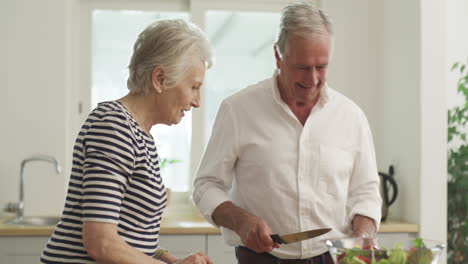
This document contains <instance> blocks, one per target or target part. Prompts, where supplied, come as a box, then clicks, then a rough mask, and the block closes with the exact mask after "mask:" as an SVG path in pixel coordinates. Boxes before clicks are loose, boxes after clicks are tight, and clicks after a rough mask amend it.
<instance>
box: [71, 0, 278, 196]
mask: <svg viewBox="0 0 468 264" xmlns="http://www.w3.org/2000/svg"><path fill="white" fill-rule="evenodd" d="M272 2H273V3H274V4H272V3H270V2H269V3H268V4H265V3H256V2H255V1H248V2H245V3H232V2H230V1H216V2H209V1H204V0H201V1H195V0H193V1H190V3H187V2H186V1H181V2H178V1H161V2H154V1H144V0H142V1H112V0H109V1H100V2H99V1H96V2H94V1H84V2H83V3H85V4H84V6H83V7H82V11H81V12H82V14H81V15H80V19H81V21H80V26H81V33H80V39H81V43H82V44H81V47H80V58H79V59H80V78H79V82H80V84H79V86H80V87H82V88H81V90H80V94H79V96H78V100H79V102H78V103H79V104H80V105H81V106H83V111H82V113H80V120H79V121H80V123H82V122H83V121H84V118H86V116H87V114H88V113H89V111H90V110H91V109H92V108H93V107H95V106H96V105H97V103H98V102H102V101H108V100H115V99H118V98H120V97H122V96H124V95H125V94H126V93H127V92H128V90H127V87H126V80H127V77H128V71H127V66H128V63H129V59H130V57H131V54H132V48H133V43H134V41H135V40H136V38H137V35H138V33H140V32H141V31H142V30H143V29H144V28H145V27H146V26H147V25H148V24H150V23H151V22H153V21H155V20H156V19H159V18H182V19H185V20H191V21H192V22H194V23H195V24H197V25H199V26H200V27H201V28H202V29H203V30H204V31H205V32H206V33H207V36H208V38H209V39H210V41H211V43H212V46H213V49H214V56H215V65H214V67H213V68H212V69H210V70H209V71H207V74H206V78H205V85H204V87H203V88H202V106H201V107H200V108H199V109H194V110H192V113H191V114H188V115H186V116H185V117H184V119H183V120H182V122H181V123H180V124H178V125H176V126H170V127H169V126H165V125H156V126H154V127H153V129H152V130H151V133H152V135H153V137H154V139H155V141H156V145H157V147H158V152H159V155H160V157H161V158H165V159H168V160H176V161H178V162H176V163H173V164H170V165H169V166H167V167H166V168H165V169H164V170H163V173H162V176H163V179H164V182H165V184H166V186H167V187H169V188H171V189H172V190H173V191H176V192H187V191H190V188H191V183H192V177H193V175H194V174H195V173H196V169H197V167H198V163H199V161H200V160H201V156H202V154H203V151H204V149H205V147H206V143H207V141H208V139H209V137H210V134H211V128H212V126H213V122H214V119H215V116H216V113H217V111H218V108H219V104H220V103H221V101H222V100H223V99H224V98H225V97H227V96H229V95H231V94H233V93H234V92H236V91H238V90H240V89H242V88H245V87H246V86H247V85H249V84H253V83H255V82H258V81H260V80H262V79H265V78H268V77H270V76H271V75H272V74H273V71H274V68H275V61H274V53H273V43H274V41H275V39H276V35H277V30H278V25H279V20H280V14H279V11H280V10H281V8H282V7H283V5H284V3H282V2H280V1H272ZM276 2H277V3H276Z"/></svg>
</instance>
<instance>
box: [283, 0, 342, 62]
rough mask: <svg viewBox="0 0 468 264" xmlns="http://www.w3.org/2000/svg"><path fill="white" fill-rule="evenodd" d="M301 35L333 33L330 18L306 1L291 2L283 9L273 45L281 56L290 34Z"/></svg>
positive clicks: (284, 51)
mask: <svg viewBox="0 0 468 264" xmlns="http://www.w3.org/2000/svg"><path fill="white" fill-rule="evenodd" d="M293 34H296V35H299V36H302V37H310V36H312V37H313V36H315V35H323V34H328V35H330V36H332V35H333V31H332V22H331V19H330V18H329V17H328V16H327V15H326V14H325V13H324V12H323V11H322V10H320V9H318V8H316V7H314V6H312V5H310V4H307V3H293V4H289V5H287V6H286V7H285V8H284V9H283V13H282V16H281V24H280V32H279V35H278V40H277V41H276V43H275V45H276V47H277V50H278V52H279V55H280V56H281V57H283V56H284V55H285V54H286V53H287V50H288V40H289V38H290V37H291V35H293Z"/></svg>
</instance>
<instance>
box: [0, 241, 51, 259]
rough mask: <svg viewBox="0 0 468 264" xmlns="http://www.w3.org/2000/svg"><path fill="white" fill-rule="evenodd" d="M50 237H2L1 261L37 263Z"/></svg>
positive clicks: (0, 243)
mask: <svg viewBox="0 0 468 264" xmlns="http://www.w3.org/2000/svg"><path fill="white" fill-rule="evenodd" d="M48 239H49V237H48V236H47V237H0V263H5V264H6V263H21V264H37V263H39V258H40V257H41V254H42V251H43V249H44V246H45V244H46V242H47V240H48Z"/></svg>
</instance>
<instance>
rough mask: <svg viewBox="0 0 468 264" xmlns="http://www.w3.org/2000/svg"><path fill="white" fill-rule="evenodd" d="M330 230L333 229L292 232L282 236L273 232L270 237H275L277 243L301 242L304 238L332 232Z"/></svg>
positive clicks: (274, 240)
mask: <svg viewBox="0 0 468 264" xmlns="http://www.w3.org/2000/svg"><path fill="white" fill-rule="evenodd" d="M330 230H332V229H331V228H322V229H313V230H309V231H304V232H299V233H292V234H287V235H282V236H280V235H278V234H273V235H270V237H271V239H273V242H275V243H278V244H290V243H295V242H299V241H302V240H306V239H309V238H313V237H318V236H321V235H323V234H325V233H328V232H330Z"/></svg>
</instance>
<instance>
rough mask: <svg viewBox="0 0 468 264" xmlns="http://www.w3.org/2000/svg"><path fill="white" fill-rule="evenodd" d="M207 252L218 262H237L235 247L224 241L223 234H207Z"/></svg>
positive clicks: (218, 263)
mask: <svg viewBox="0 0 468 264" xmlns="http://www.w3.org/2000/svg"><path fill="white" fill-rule="evenodd" d="M206 242H207V243H206V244H207V252H208V255H209V256H210V258H211V260H213V262H214V263H216V264H237V259H236V256H235V252H234V247H231V246H228V245H227V244H226V243H224V240H223V237H222V236H221V235H207V239H206Z"/></svg>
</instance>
